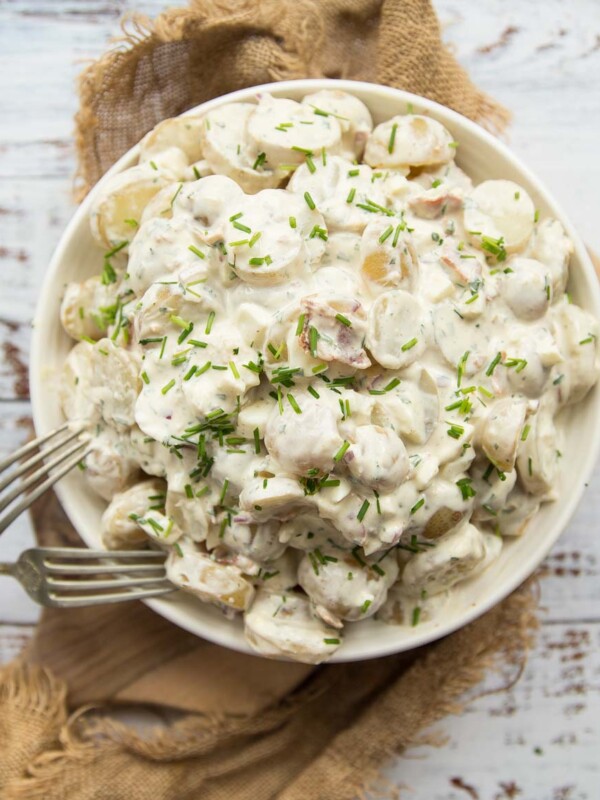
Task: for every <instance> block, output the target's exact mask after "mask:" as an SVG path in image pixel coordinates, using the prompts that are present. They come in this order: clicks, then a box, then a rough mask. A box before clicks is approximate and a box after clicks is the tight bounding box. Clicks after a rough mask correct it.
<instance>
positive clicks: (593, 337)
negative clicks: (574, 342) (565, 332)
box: [579, 336, 596, 344]
mask: <svg viewBox="0 0 600 800" xmlns="http://www.w3.org/2000/svg"><path fill="white" fill-rule="evenodd" d="M595 338H596V337H595V336H588V337H587V339H582V340H581V341H580V342H579V344H590V342H593V341H594V339H595Z"/></svg>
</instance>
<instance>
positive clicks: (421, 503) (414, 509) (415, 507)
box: [410, 497, 425, 514]
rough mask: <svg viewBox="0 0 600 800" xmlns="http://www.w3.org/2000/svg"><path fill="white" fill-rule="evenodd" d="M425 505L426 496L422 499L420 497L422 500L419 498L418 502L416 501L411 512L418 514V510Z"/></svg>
mask: <svg viewBox="0 0 600 800" xmlns="http://www.w3.org/2000/svg"><path fill="white" fill-rule="evenodd" d="M424 505H425V498H424V497H421V499H420V500H417V502H416V503H415V504H414V506H413V507H412V508H411V510H410V513H411V514H416V513H417V511H418V510H419V509H420V508H421V507H422V506H424Z"/></svg>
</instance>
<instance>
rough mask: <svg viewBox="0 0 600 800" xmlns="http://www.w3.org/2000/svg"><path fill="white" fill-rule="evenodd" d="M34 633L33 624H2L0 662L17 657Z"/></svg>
mask: <svg viewBox="0 0 600 800" xmlns="http://www.w3.org/2000/svg"><path fill="white" fill-rule="evenodd" d="M32 635H33V626H32V625H0V664H6V663H7V662H8V661H12V659H13V658H16V657H17V656H18V655H19V653H20V652H21V650H22V649H23V648H24V647H25V645H26V644H27V642H28V641H29V639H30V638H31V636H32Z"/></svg>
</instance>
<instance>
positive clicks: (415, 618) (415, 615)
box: [411, 606, 421, 628]
mask: <svg viewBox="0 0 600 800" xmlns="http://www.w3.org/2000/svg"><path fill="white" fill-rule="evenodd" d="M420 619H421V606H415V607H414V608H413V611H412V620H411V625H412V627H413V628H416V627H417V625H418V624H419V620H420Z"/></svg>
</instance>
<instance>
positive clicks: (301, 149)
mask: <svg viewBox="0 0 600 800" xmlns="http://www.w3.org/2000/svg"><path fill="white" fill-rule="evenodd" d="M291 149H292V150H295V151H296V152H297V153H303V154H304V155H305V156H314V153H313V151H312V150H309V149H308V148H306V147H300V146H299V145H297V144H293V145H292V147H291Z"/></svg>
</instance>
